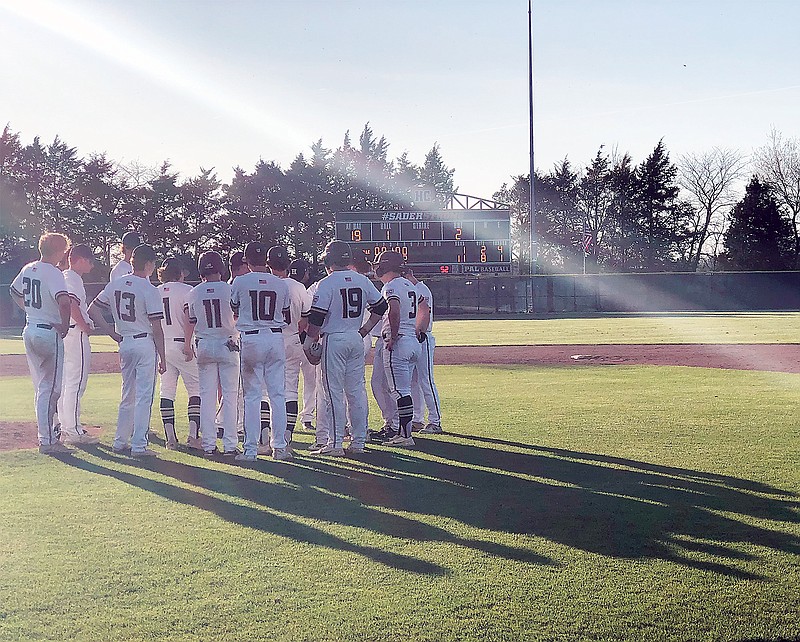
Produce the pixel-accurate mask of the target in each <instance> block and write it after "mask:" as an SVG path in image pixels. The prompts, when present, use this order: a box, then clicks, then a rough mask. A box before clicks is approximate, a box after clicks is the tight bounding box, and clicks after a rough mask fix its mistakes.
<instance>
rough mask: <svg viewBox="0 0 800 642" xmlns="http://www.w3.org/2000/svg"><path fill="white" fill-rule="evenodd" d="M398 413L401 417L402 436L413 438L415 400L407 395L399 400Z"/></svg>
mask: <svg viewBox="0 0 800 642" xmlns="http://www.w3.org/2000/svg"><path fill="white" fill-rule="evenodd" d="M397 413H398V414H399V415H400V436H401V437H405V438H408V437H410V436H411V419H412V418H413V416H414V400H413V399H412V398H411V395H405V396H403V397H400V398H399V399H398V400H397Z"/></svg>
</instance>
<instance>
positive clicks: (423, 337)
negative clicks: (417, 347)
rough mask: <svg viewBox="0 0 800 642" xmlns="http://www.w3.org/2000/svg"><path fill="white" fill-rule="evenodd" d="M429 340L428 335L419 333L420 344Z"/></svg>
mask: <svg viewBox="0 0 800 642" xmlns="http://www.w3.org/2000/svg"><path fill="white" fill-rule="evenodd" d="M427 340H428V335H427V334H425V333H424V332H417V341H419V342H420V343H425V341H427Z"/></svg>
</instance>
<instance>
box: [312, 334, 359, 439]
mask: <svg viewBox="0 0 800 642" xmlns="http://www.w3.org/2000/svg"><path fill="white" fill-rule="evenodd" d="M322 387H323V391H324V395H325V404H326V407H327V410H328V413H329V419H330V434H329V436H328V445H329V446H331V447H333V448H341V447H342V442H343V440H344V433H345V425H346V423H347V408H348V407H349V409H350V417H351V419H352V425H351V427H350V430H351V432H352V444H353V446H356V447H361V448H363V447H364V443H365V442H366V439H367V391H366V388H365V385H364V341H363V339H362V337H361V335H360V334H359V333H358V332H357V331H353V332H340V333H335V334H326V335H325V336H324V337H323V339H322ZM345 400H346V404H345Z"/></svg>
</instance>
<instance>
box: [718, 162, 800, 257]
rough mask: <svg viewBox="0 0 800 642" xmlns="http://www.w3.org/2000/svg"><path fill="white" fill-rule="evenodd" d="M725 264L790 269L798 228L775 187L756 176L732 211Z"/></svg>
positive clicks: (725, 239)
mask: <svg viewBox="0 0 800 642" xmlns="http://www.w3.org/2000/svg"><path fill="white" fill-rule="evenodd" d="M724 242H725V247H726V252H725V254H724V255H723V257H722V258H723V264H724V265H725V267H727V268H728V269H732V270H786V269H789V268H790V267H791V266H792V261H793V256H794V232H793V230H792V224H791V221H790V220H789V219H788V218H787V217H786V216H784V214H783V213H782V212H781V208H780V206H779V205H778V202H777V200H776V199H775V196H774V195H773V193H772V188H771V187H770V186H769V185H768V184H767V183H764V182H762V181H761V180H760V179H759V178H758V177H756V176H754V177H753V178H752V179H751V181H750V183H749V184H748V186H747V189H746V191H745V195H744V198H743V199H742V200H741V201H739V202H738V203H737V204H736V205H735V206H734V208H733V210H732V211H731V221H730V226H729V227H728V230H727V231H726V232H725V235H724Z"/></svg>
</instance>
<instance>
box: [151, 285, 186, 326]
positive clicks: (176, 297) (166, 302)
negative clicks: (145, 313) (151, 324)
mask: <svg viewBox="0 0 800 642" xmlns="http://www.w3.org/2000/svg"><path fill="white" fill-rule="evenodd" d="M191 291H192V286H191V285H189V284H187V283H181V282H180V281H170V282H168V283H162V284H161V285H159V286H158V293H159V294H160V295H161V303H162V305H163V307H164V338H165V339H168V340H169V339H182V338H183V336H184V329H185V327H186V317H184V315H183V308H184V306H185V305H186V297H188V296H189V292H191Z"/></svg>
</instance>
